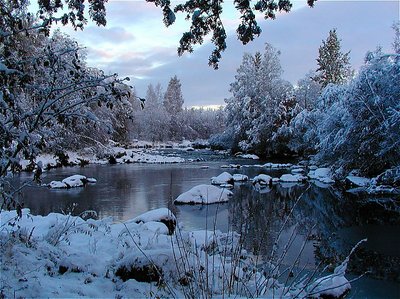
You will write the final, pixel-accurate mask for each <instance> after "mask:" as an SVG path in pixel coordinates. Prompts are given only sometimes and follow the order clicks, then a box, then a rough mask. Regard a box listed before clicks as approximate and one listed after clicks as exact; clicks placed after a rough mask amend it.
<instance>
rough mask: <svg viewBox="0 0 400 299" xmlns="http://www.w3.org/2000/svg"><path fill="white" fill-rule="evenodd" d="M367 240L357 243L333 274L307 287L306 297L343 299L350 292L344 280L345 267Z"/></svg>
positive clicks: (348, 284)
mask: <svg viewBox="0 0 400 299" xmlns="http://www.w3.org/2000/svg"><path fill="white" fill-rule="evenodd" d="M366 241H367V239H363V240H361V241H360V242H358V243H357V244H356V245H355V246H354V247H353V249H352V250H351V252H350V254H349V255H348V256H347V257H346V258H345V260H344V261H343V262H342V263H341V264H340V265H339V266H337V267H336V268H335V270H334V271H333V274H331V275H327V276H324V277H321V278H319V279H317V280H315V281H314V282H313V283H312V284H310V285H309V286H308V287H307V291H308V296H307V297H311V298H344V297H345V295H346V294H347V293H348V292H349V291H350V289H351V285H350V282H349V281H348V280H347V279H346V277H345V274H346V270H347V265H348V263H349V261H350V256H351V255H352V254H353V252H354V251H355V250H356V249H357V247H358V246H360V244H361V243H363V242H366Z"/></svg>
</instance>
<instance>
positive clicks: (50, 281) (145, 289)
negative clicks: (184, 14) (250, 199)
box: [0, 186, 350, 298]
mask: <svg viewBox="0 0 400 299" xmlns="http://www.w3.org/2000/svg"><path fill="white" fill-rule="evenodd" d="M212 187H215V186H212ZM215 188H216V187H215ZM16 215H17V213H16V211H10V212H5V211H2V212H1V223H0V228H1V229H0V237H1V238H0V249H1V253H0V254H1V266H0V267H1V273H2V277H1V279H2V285H1V290H0V291H1V294H2V295H3V296H5V297H6V298H8V297H42V298H43V297H52V298H55V297H56V298H57V297H58V298H65V297H91V298H100V297H101V298H105V297H106V298H114V297H119V298H122V297H129V298H149V297H158V296H159V297H184V296H185V295H191V297H195V296H196V294H197V295H198V294H199V293H201V292H204V291H207V292H208V294H210V295H213V296H221V295H222V296H223V295H224V294H225V295H226V294H228V293H229V294H231V295H233V296H243V297H258V296H262V297H267V298H268V297H270V296H272V295H274V296H277V297H292V296H295V295H296V296H298V297H308V296H314V295H318V296H323V295H328V294H329V295H334V296H335V297H339V296H341V295H342V294H343V292H346V291H347V290H348V289H349V287H350V285H349V283H348V281H347V280H346V279H345V277H344V271H345V268H346V265H347V262H348V259H346V260H345V262H344V263H343V264H342V265H340V266H339V267H338V268H336V270H335V273H334V274H332V275H330V276H327V277H325V278H321V279H320V280H311V282H310V284H309V286H308V287H307V286H304V284H303V283H302V282H299V283H298V284H297V283H292V284H291V286H290V288H288V287H285V286H284V285H283V284H281V283H280V282H279V281H277V280H276V279H275V278H274V277H275V276H279V275H277V273H276V271H277V270H276V267H275V266H274V265H273V263H272V261H270V263H268V264H267V265H266V266H265V267H264V268H263V272H259V271H258V270H257V268H256V267H255V266H256V265H255V264H254V263H253V259H252V258H251V256H250V255H249V254H248V253H247V252H246V250H244V249H243V247H242V245H241V244H240V243H239V240H240V236H239V235H238V234H236V233H234V232H230V233H222V232H220V231H204V230H202V231H192V232H187V231H184V230H181V229H177V230H178V231H175V232H174V233H172V234H169V231H168V229H166V226H165V225H164V224H163V223H162V221H163V220H165V219H169V220H171V219H172V220H175V216H173V214H172V213H171V211H169V210H168V209H158V210H154V211H150V212H147V213H145V214H143V215H140V216H138V217H136V218H134V219H132V220H130V221H127V222H125V223H113V220H112V219H111V218H106V219H102V220H93V219H89V220H86V221H84V220H83V219H82V218H80V217H75V216H71V215H62V214H57V213H51V214H49V215H47V216H35V215H31V214H30V213H29V210H28V209H23V211H22V218H21V219H19V220H18V219H17V218H16ZM176 227H177V228H179V227H180V226H179V225H177V226H176ZM238 248H240V249H241V250H238ZM246 269H248V270H251V271H248V270H246ZM267 273H270V274H267ZM304 281H305V280H304ZM339 283H340V284H341V285H339ZM343 283H345V288H343V285H342V284H343ZM192 292H193V293H192Z"/></svg>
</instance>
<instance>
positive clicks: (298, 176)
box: [279, 173, 307, 183]
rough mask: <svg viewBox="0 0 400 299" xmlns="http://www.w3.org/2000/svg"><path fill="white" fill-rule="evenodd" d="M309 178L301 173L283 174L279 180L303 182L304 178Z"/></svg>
mask: <svg viewBox="0 0 400 299" xmlns="http://www.w3.org/2000/svg"><path fill="white" fill-rule="evenodd" d="M306 179H307V178H306V177H305V176H302V175H301V174H295V175H293V174H289V173H288V174H283V175H282V176H281V177H280V178H279V180H280V181H281V182H289V183H290V182H303V181H304V180H306Z"/></svg>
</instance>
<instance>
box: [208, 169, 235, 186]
mask: <svg viewBox="0 0 400 299" xmlns="http://www.w3.org/2000/svg"><path fill="white" fill-rule="evenodd" d="M232 182H233V176H232V175H231V174H230V173H228V172H226V171H225V172H223V173H221V174H220V175H219V176H216V177H212V178H211V184H213V185H222V184H229V183H232Z"/></svg>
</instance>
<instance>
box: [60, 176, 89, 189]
mask: <svg viewBox="0 0 400 299" xmlns="http://www.w3.org/2000/svg"><path fill="white" fill-rule="evenodd" d="M61 182H63V183H64V184H66V185H67V186H68V187H69V188H74V187H82V186H83V185H85V184H86V183H87V179H86V177H85V176H84V175H80V174H75V175H71V176H69V177H67V178H65V179H63V180H62V181H61Z"/></svg>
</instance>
